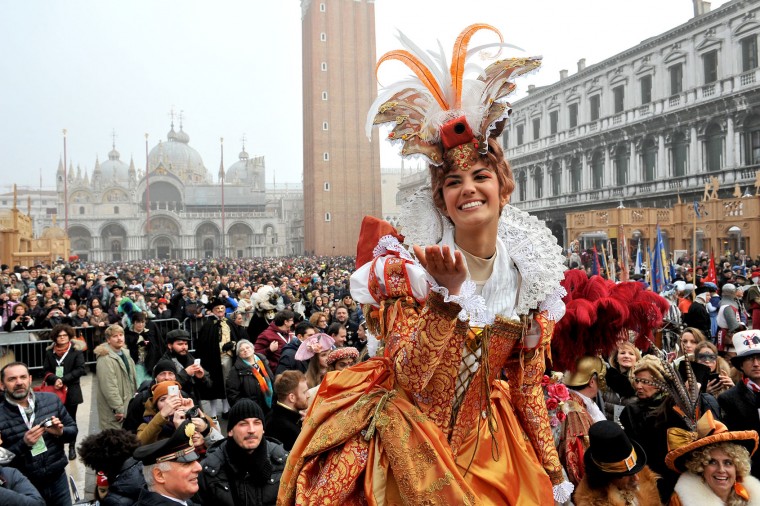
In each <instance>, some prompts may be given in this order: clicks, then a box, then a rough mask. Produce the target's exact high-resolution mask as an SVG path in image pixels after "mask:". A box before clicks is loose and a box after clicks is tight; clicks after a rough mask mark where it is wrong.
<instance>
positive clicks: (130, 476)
mask: <svg viewBox="0 0 760 506" xmlns="http://www.w3.org/2000/svg"><path fill="white" fill-rule="evenodd" d="M142 470H143V464H142V462H140V461H138V460H135V459H133V458H132V457H130V458H128V459H127V460H125V461H124V464H122V466H121V470H120V471H119V474H117V475H116V477H115V478H113V479H112V481H111V483H109V485H108V495H106V497H105V498H104V499H101V500H100V506H132V505H133V504H135V503H136V502H137V499H138V497H140V490H142V489H143V487H145V478H144V477H143V471H142Z"/></svg>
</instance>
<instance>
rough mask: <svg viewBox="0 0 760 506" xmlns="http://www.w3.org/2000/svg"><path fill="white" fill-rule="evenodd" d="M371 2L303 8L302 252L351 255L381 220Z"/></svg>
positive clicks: (308, 1) (305, 1)
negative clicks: (372, 122)
mask: <svg viewBox="0 0 760 506" xmlns="http://www.w3.org/2000/svg"><path fill="white" fill-rule="evenodd" d="M374 4H375V2H374V0H321V1H312V0H302V1H301V18H302V32H303V33H302V44H303V191H304V250H305V251H306V252H308V253H313V254H316V255H354V254H356V242H357V239H358V238H359V230H360V228H361V221H362V217H363V216H364V215H368V214H369V215H373V216H377V217H380V216H381V213H382V199H381V193H380V148H379V144H380V141H379V137H378V133H377V130H376V129H374V130H373V134H372V142H370V141H369V140H368V139H367V136H366V135H365V130H364V125H365V121H366V117H367V111H368V110H369V107H370V105H371V104H372V102H373V101H374V99H375V98H376V97H377V83H376V80H375V63H376V61H377V56H376V54H375V5H374Z"/></svg>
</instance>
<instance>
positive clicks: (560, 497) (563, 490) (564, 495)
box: [552, 480, 575, 504]
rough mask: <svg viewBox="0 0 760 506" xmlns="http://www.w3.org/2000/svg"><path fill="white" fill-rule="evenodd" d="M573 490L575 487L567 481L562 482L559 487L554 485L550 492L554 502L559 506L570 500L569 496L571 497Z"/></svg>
mask: <svg viewBox="0 0 760 506" xmlns="http://www.w3.org/2000/svg"><path fill="white" fill-rule="evenodd" d="M573 490H575V487H574V486H573V484H572V483H570V482H569V481H567V480H565V481H563V482H562V483H560V484H559V485H554V487H553V488H552V492H553V493H554V500H555V501H557V502H558V503H560V504H564V503H566V502H567V501H569V500H570V496H572V495H573Z"/></svg>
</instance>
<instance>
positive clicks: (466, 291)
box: [277, 24, 572, 506]
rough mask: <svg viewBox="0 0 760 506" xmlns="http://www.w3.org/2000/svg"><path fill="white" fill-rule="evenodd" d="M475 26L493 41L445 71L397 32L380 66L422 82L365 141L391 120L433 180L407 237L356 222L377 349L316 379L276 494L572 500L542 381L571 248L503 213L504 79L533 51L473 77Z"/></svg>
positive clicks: (465, 36)
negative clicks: (481, 41) (410, 72)
mask: <svg viewBox="0 0 760 506" xmlns="http://www.w3.org/2000/svg"><path fill="white" fill-rule="evenodd" d="M480 30H489V31H491V32H494V33H496V34H497V35H499V38H500V39H501V34H500V33H499V32H498V30H496V29H495V28H493V27H491V26H489V25H483V24H478V25H472V26H470V27H469V28H467V29H465V30H464V31H463V32H462V33H461V34H460V37H459V38H458V40H457V42H456V43H455V46H454V52H453V58H452V61H453V63H452V65H451V71H449V68H448V67H447V68H445V69H443V68H438V66H439V65H440V63H439V62H440V61H441V56H440V55H436V56H434V57H431V56H430V55H429V54H420V55H418V56H414V55H412V53H413V52H419V51H420V50H419V48H417V47H416V46H414V45H413V44H412V43H411V42H410V41H409V39H408V38H406V37H403V36H400V38H401V40H402V44H404V45H405V47H406V49H408V51H392V52H390V53H388V54H386V55H385V56H383V57H382V58H381V59H380V62H381V63H382V62H383V61H386V60H389V59H400V60H402V61H405V62H407V63H409V65H410V66H411V67H412V68H413V69H414V71H415V72H416V73H417V75H418V77H419V81H414V82H410V81H404V84H403V85H402V86H394V87H392V88H389V89H388V90H387V92H386V93H384V94H383V95H381V96H380V97H379V98H378V100H377V101H376V102H375V105H374V106H373V108H372V110H371V112H370V116H369V118H368V126H370V133H371V125H372V124H383V123H389V122H390V123H393V124H394V127H393V131H392V132H391V134H390V138H391V139H392V140H395V139H399V141H400V142H402V143H404V147H403V153H404V154H422V155H424V156H426V157H427V159H428V161H429V162H430V167H429V169H430V186H427V185H426V186H424V187H423V188H421V189H420V190H418V191H417V192H416V193H415V195H414V196H413V197H411V198H410V200H409V201H407V203H406V204H405V206H404V208H403V210H402V212H401V216H400V219H399V221H400V226H401V228H402V230H403V234H404V236H401V235H400V234H398V232H396V231H395V230H394V229H393V227H391V226H390V225H389V224H388V223H386V222H382V221H380V220H377V219H374V218H371V217H365V219H364V222H363V223H362V231H361V234H360V238H359V241H358V245H357V257H356V258H357V260H356V262H357V271H356V272H354V274H353V275H352V276H351V295H352V297H353V299H354V300H355V301H356V302H357V303H360V304H364V305H365V310H364V311H363V314H364V315H365V317H366V319H367V326H368V329H369V330H370V331H371V332H372V333H373V334H374V335H377V336H378V340H380V341H381V342H382V345H381V350H382V351H380V352H379V355H380V356H377V357H375V359H372V360H368V361H365V362H361V363H359V364H356V365H355V366H353V367H349V368H347V369H344V370H343V371H340V372H329V373H327V375H326V376H325V378H324V379H323V380H322V382H321V384H320V386H319V389H318V392H317V394H316V399H315V400H314V402H313V404H312V406H311V408H310V410H309V412H308V414H307V417H306V419H305V421H304V423H303V427H302V430H301V435H300V436H299V438H298V439H297V440H296V442H295V444H294V446H293V449H292V453H291V456H290V458H289V460H288V465H287V466H286V468H285V472H284V473H283V476H282V482H281V487H280V493H279V496H278V499H277V501H278V504H281V505H291V504H298V505H299V506H301V505H309V504H319V505H321V504H327V503H331V504H333V503H335V504H337V503H341V504H367V503H368V504H428V505H450V504H470V505H497V504H498V505H508V506H517V505H529V504H530V505H535V504H552V503H553V502H554V501H555V500H558V501H560V502H564V501H567V500H568V499H569V498H570V493H571V491H572V485H571V484H570V483H569V482H567V481H566V480H565V479H564V477H563V474H562V468H561V466H560V464H559V458H558V456H557V452H556V448H555V447H554V444H553V437H552V433H551V427H550V424H549V417H548V413H547V410H546V405H545V403H544V396H543V391H542V388H541V380H542V378H543V373H544V369H545V358H546V352H547V349H548V347H549V343H550V341H551V338H552V331H553V328H554V325H555V322H557V321H558V320H559V319H560V318H561V317H562V315H563V313H564V304H563V303H562V302H561V298H562V295H563V293H564V289H563V288H562V287H561V286H560V281H561V279H562V276H563V272H564V260H565V258H564V255H563V254H562V248H561V247H559V246H558V245H557V244H556V239H555V238H553V237H552V236H551V231H550V230H549V229H547V228H546V227H545V226H544V225H543V224H541V223H540V222H538V221H537V220H536V218H535V217H532V216H529V215H528V214H527V213H524V212H522V211H520V210H518V209H516V208H514V207H512V206H509V205H508V201H509V196H510V193H511V191H512V190H513V189H514V178H513V177H512V174H511V170H510V169H509V166H508V164H507V162H506V160H505V159H504V152H503V149H502V147H501V146H500V145H499V142H498V138H499V135H500V133H501V130H502V129H503V124H504V123H503V121H501V120H503V119H505V118H506V115H507V113H508V104H506V103H505V102H504V101H503V100H502V99H504V98H505V97H506V95H507V94H509V93H510V92H511V91H512V90H513V88H514V85H513V84H512V83H510V82H509V78H510V77H513V76H518V75H521V74H523V73H525V72H528V71H530V70H533V69H535V68H537V67H538V65H539V64H540V61H539V60H538V59H537V58H524V57H522V58H513V59H506V60H501V61H498V62H494V63H492V64H491V65H489V66H488V67H487V68H485V69H478V71H477V72H476V71H475V67H477V66H478V65H479V64H480V63H481V62H480V61H478V62H475V61H474V58H473V59H471V60H472V61H468V51H467V47H468V44H469V42H470V39H471V37H472V36H473V34H475V33H476V32H478V31H480ZM495 45H497V46H498V45H500V43H496V44H495ZM470 53H471V54H470V56H471V55H472V54H475V53H476V52H475V51H471V52H470ZM423 62H425V63H427V64H429V65H432V66H433V67H435V68H432V69H428V68H426V66H425V63H423ZM465 69H467V70H468V71H471V74H470V75H469V76H468V77H467V78H465V75H464V74H465ZM444 90H446V91H444ZM402 241H403V242H404V244H403V245H402ZM407 248H409V249H407ZM410 250H412V251H413V252H414V256H412V254H411V252H410ZM502 374H505V375H506V377H507V378H509V381H508V382H507V381H504V380H502V379H501V378H502ZM517 483H519V486H516V484H517Z"/></svg>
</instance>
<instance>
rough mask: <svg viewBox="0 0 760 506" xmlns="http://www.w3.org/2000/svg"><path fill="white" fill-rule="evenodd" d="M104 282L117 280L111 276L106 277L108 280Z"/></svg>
mask: <svg viewBox="0 0 760 506" xmlns="http://www.w3.org/2000/svg"><path fill="white" fill-rule="evenodd" d="M104 281H117V278H116V276H114V275H113V274H111V275H110V276H106V279H105V280H104Z"/></svg>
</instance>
